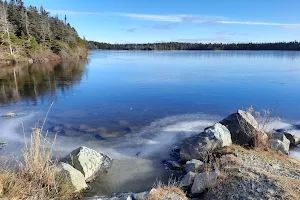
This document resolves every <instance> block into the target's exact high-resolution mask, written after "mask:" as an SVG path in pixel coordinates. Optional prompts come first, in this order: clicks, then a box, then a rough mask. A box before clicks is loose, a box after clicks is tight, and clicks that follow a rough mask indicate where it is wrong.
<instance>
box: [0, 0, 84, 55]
mask: <svg viewBox="0 0 300 200" xmlns="http://www.w3.org/2000/svg"><path fill="white" fill-rule="evenodd" d="M78 46H80V47H82V48H85V43H84V41H83V40H82V39H81V38H80V37H79V36H78V34H77V32H76V30H75V29H74V28H73V27H72V26H71V25H70V24H69V23H67V16H64V18H63V19H60V18H59V17H58V15H56V16H50V13H49V12H47V11H46V10H45V9H44V8H43V7H42V6H41V7H40V8H37V7H34V6H29V7H25V5H24V2H23V1H22V0H10V1H9V2H7V1H2V0H0V47H1V48H0V59H1V58H2V59H5V58H18V57H24V58H28V57H32V56H33V54H35V55H36V54H41V53H43V52H51V53H54V54H57V55H60V54H65V55H66V54H68V55H70V54H72V53H74V51H72V50H74V49H75V48H76V47H78ZM71 56H72V55H71Z"/></svg>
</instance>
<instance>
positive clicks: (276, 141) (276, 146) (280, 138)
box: [269, 132, 290, 154]
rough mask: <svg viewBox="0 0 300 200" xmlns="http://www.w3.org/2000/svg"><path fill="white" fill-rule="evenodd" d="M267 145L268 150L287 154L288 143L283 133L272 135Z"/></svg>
mask: <svg viewBox="0 0 300 200" xmlns="http://www.w3.org/2000/svg"><path fill="white" fill-rule="evenodd" d="M269 145H270V148H271V149H273V150H275V151H281V152H282V153H284V154H289V149H290V141H289V140H288V139H287V138H286V137H285V134H284V133H278V132H275V133H273V134H272V135H271V140H270V141H269Z"/></svg>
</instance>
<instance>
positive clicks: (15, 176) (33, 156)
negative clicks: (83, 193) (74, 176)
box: [0, 128, 74, 199]
mask: <svg viewBox="0 0 300 200" xmlns="http://www.w3.org/2000/svg"><path fill="white" fill-rule="evenodd" d="M48 143H50V142H49V141H48V140H47V139H46V138H44V137H43V136H42V134H41V129H39V128H34V129H33V130H32V134H31V140H30V146H29V147H28V146H27V143H26V142H25V148H24V150H23V160H22V161H20V160H19V159H16V161H15V162H16V163H17V170H13V168H14V167H11V168H10V167H9V165H8V164H7V163H6V162H4V163H3V164H2V166H1V169H0V197H4V198H8V199H26V198H28V197H31V198H32V199H71V198H72V197H74V194H73V193H74V192H73V191H74V190H73V188H72V185H71V184H70V183H69V182H68V180H67V179H66V178H65V177H63V176H62V175H61V174H58V173H57V170H56V163H57V161H56V160H53V159H52V154H53V147H54V143H55V139H54V140H53V141H52V143H50V144H51V147H50V148H48Z"/></svg>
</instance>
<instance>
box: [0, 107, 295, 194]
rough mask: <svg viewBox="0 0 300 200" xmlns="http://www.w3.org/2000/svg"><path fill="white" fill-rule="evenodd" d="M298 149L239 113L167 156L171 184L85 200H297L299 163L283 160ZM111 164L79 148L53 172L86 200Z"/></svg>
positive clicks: (285, 136) (284, 134) (291, 138)
mask: <svg viewBox="0 0 300 200" xmlns="http://www.w3.org/2000/svg"><path fill="white" fill-rule="evenodd" d="M10 116H13V114H12V113H8V114H6V115H3V116H2V117H10ZM296 126H297V125H296ZM299 145H300V138H298V137H297V136H295V135H292V134H291V133H289V130H283V129H274V130H273V131H271V132H266V131H265V130H264V129H263V128H261V126H260V124H259V122H258V121H257V120H256V119H255V118H254V117H253V116H252V115H251V113H250V112H248V111H242V110H238V111H236V112H235V113H233V114H231V115H229V116H228V117H226V118H225V119H223V120H221V121H220V122H217V123H216V124H214V125H213V126H210V127H207V128H206V129H204V131H203V132H201V133H199V134H195V135H192V136H190V137H188V138H186V139H184V140H183V141H182V142H181V145H180V146H176V147H174V148H173V149H172V150H171V152H170V154H171V155H172V157H173V159H172V160H167V161H165V162H164V164H165V166H166V169H167V170H168V171H169V172H171V174H173V175H174V176H173V178H175V179H176V182H174V183H172V184H170V185H166V186H159V187H153V188H152V189H151V190H150V191H145V192H141V193H131V192H128V193H123V194H116V195H114V196H112V197H107V196H94V197H86V198H85V199H90V200H147V199H161V200H167V199H174V200H175V199H176V200H186V199H195V200H196V199H227V198H228V199H258V198H259V199H297V197H299V196H300V163H299V162H298V161H296V160H294V159H291V158H290V157H289V156H288V154H289V149H290V146H291V147H299ZM113 160H114V159H113V158H111V157H110V156H109V155H105V154H104V153H102V152H99V151H98V152H97V151H95V150H93V149H90V148H87V147H84V146H82V147H79V148H77V149H75V150H74V151H72V152H71V153H69V154H67V156H65V157H64V158H62V159H61V160H60V162H59V163H58V164H57V170H58V172H59V173H62V174H64V175H65V176H66V177H68V179H69V180H70V182H71V183H72V185H73V188H75V191H74V192H83V194H85V193H86V192H88V190H89V183H91V182H93V181H94V180H95V179H97V178H101V175H102V174H103V173H106V172H107V171H108V170H110V168H111V166H112V165H113ZM85 191H86V192H85ZM99 194H101V191H99ZM158 196H159V197H158Z"/></svg>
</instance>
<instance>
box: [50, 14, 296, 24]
mask: <svg viewBox="0 0 300 200" xmlns="http://www.w3.org/2000/svg"><path fill="white" fill-rule="evenodd" d="M48 11H49V12H51V13H53V14H67V15H106V16H121V17H127V18H131V19H135V20H144V21H155V22H173V23H180V22H185V23H210V24H239V25H262V26H282V27H284V28H290V29H292V28H300V24H291V23H277V22H259V21H231V20H224V17H219V16H200V15H152V14H137V13H117V12H82V11H70V10H48Z"/></svg>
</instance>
